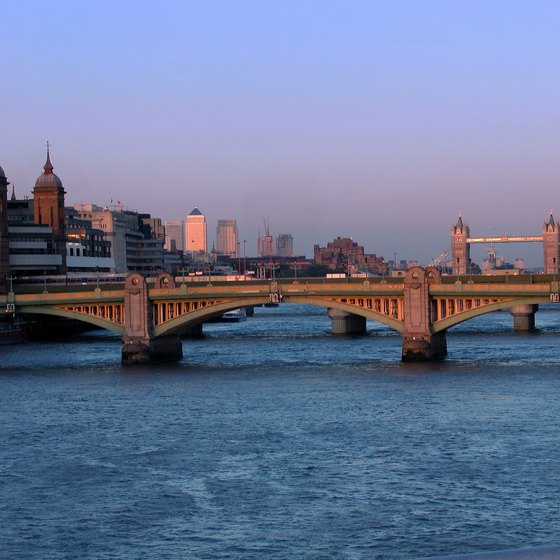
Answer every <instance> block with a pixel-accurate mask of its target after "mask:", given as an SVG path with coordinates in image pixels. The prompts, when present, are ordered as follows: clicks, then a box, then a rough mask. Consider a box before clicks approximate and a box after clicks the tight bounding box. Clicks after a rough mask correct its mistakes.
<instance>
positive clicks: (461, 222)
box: [457, 214, 463, 229]
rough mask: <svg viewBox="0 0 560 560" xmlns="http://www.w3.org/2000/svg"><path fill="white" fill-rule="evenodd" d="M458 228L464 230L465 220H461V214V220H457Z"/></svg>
mask: <svg viewBox="0 0 560 560" xmlns="http://www.w3.org/2000/svg"><path fill="white" fill-rule="evenodd" d="M457 227H458V228H459V229H463V218H461V214H459V219H458V220H457Z"/></svg>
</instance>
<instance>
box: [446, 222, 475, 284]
mask: <svg viewBox="0 0 560 560" xmlns="http://www.w3.org/2000/svg"><path fill="white" fill-rule="evenodd" d="M469 236H470V229H469V226H468V225H466V224H463V219H462V218H461V215H459V219H458V220H457V223H456V224H454V225H453V226H451V260H452V265H451V267H452V269H453V274H467V273H468V271H469V269H470V267H471V249H470V245H469V244H468V243H467V238H468V237H469Z"/></svg>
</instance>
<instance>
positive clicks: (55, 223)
mask: <svg viewBox="0 0 560 560" xmlns="http://www.w3.org/2000/svg"><path fill="white" fill-rule="evenodd" d="M43 170H44V171H43V174H42V175H41V176H40V177H39V178H38V179H37V181H36V183H35V188H34V189H33V207H34V220H33V221H34V222H35V223H36V224H39V225H45V226H50V227H51V228H52V230H53V235H54V242H55V247H56V252H57V254H59V255H61V256H62V269H61V270H59V271H58V272H59V274H65V273H66V228H65V226H64V195H65V194H66V192H65V191H64V187H63V186H62V181H61V180H60V178H59V177H58V176H57V175H55V174H54V173H53V166H52V163H51V159H50V154H49V144H48V143H47V161H46V163H45V166H44V167H43Z"/></svg>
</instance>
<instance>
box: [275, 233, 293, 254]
mask: <svg viewBox="0 0 560 560" xmlns="http://www.w3.org/2000/svg"><path fill="white" fill-rule="evenodd" d="M276 254H277V255H278V256H279V257H293V255H294V238H293V237H292V234H291V233H279V234H278V237H277V238H276Z"/></svg>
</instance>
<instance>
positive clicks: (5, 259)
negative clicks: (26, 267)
mask: <svg viewBox="0 0 560 560" xmlns="http://www.w3.org/2000/svg"><path fill="white" fill-rule="evenodd" d="M9 184H10V183H8V179H7V178H6V175H5V173H4V170H3V169H2V168H1V167H0V293H4V292H5V291H6V286H7V283H8V282H7V278H8V276H9V274H10V247H9V244H8V185H9Z"/></svg>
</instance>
